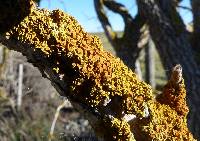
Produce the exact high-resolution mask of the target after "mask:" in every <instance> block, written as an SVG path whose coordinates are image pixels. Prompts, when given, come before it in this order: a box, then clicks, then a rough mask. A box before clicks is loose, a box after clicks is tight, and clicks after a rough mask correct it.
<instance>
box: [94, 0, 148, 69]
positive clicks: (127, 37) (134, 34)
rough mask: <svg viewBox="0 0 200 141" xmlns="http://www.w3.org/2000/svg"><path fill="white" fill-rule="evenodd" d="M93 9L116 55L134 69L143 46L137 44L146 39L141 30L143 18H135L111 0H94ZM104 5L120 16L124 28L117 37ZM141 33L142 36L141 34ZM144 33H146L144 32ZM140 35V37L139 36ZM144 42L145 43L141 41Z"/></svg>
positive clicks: (138, 16)
mask: <svg viewBox="0 0 200 141" xmlns="http://www.w3.org/2000/svg"><path fill="white" fill-rule="evenodd" d="M94 4H95V9H96V12H97V15H98V18H99V20H100V22H101V24H102V27H103V29H104V31H105V33H106V36H107V38H108V40H109V42H110V43H111V45H112V46H113V47H114V49H115V51H116V55H117V56H118V57H119V58H120V59H122V61H123V62H124V63H125V64H126V65H127V66H128V67H129V68H130V69H132V70H135V69H136V60H137V58H138V56H139V52H140V51H141V49H142V47H143V46H138V44H140V42H144V41H145V40H146V41H147V38H148V36H144V35H143V34H145V33H144V32H146V31H145V30H141V28H142V27H143V26H144V20H143V19H142V17H141V16H140V15H137V16H136V17H135V18H133V17H132V16H131V14H130V13H128V10H127V9H126V8H125V7H124V6H123V5H122V4H119V3H117V2H116V1H113V0H94ZM104 7H107V8H108V9H109V10H111V11H113V12H115V13H117V14H119V15H121V16H122V18H123V20H124V24H125V28H124V31H122V32H123V36H122V37H118V36H117V33H116V32H115V31H113V29H112V26H111V24H110V23H109V19H108V17H107V15H106V12H105V11H104ZM142 35H143V36H142ZM145 35H146V34H145ZM141 36H142V38H141ZM142 44H145V43H142Z"/></svg>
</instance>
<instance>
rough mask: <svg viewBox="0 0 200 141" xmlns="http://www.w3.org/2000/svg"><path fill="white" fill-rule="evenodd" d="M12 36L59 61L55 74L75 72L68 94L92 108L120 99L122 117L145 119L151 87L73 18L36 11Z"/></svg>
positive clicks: (12, 31)
mask: <svg viewBox="0 0 200 141" xmlns="http://www.w3.org/2000/svg"><path fill="white" fill-rule="evenodd" d="M9 34H10V38H12V39H13V38H14V39H17V40H20V41H21V42H24V43H28V44H31V45H34V46H35V48H36V49H37V50H40V51H41V52H42V55H43V56H44V57H45V58H47V59H51V62H54V61H56V63H54V64H56V65H54V66H52V70H54V72H55V73H57V74H58V75H59V74H61V73H62V74H65V75H66V76H65V77H67V78H70V77H72V76H68V75H67V74H68V73H69V72H68V73H67V72H66V71H69V70H72V71H74V72H70V73H73V74H75V76H73V79H70V80H71V81H69V80H68V83H69V84H70V85H68V87H69V89H70V93H67V94H72V95H77V97H79V98H80V100H82V101H83V102H84V103H87V104H88V105H90V106H92V107H100V106H102V105H103V104H104V103H105V101H106V100H108V99H111V97H113V96H115V95H118V96H120V97H122V99H121V101H122V102H121V103H123V104H122V106H123V109H122V110H123V111H121V113H122V112H125V113H133V114H136V115H138V116H143V115H144V113H143V111H144V105H145V104H144V103H145V102H147V101H148V100H150V99H151V98H152V92H151V87H150V86H149V85H148V84H146V83H144V82H141V81H139V80H138V78H137V77H136V75H135V73H133V72H132V71H131V70H130V69H129V68H128V67H126V66H125V65H124V64H123V62H122V61H121V60H120V59H118V58H117V59H116V58H115V57H114V56H113V55H111V54H110V53H108V52H106V51H104V50H103V47H102V43H101V41H100V40H99V38H98V37H96V36H92V35H89V34H88V33H86V32H85V31H84V30H83V29H82V27H81V26H80V25H79V24H78V22H77V21H76V20H75V19H74V18H73V17H72V16H70V15H68V14H65V13H63V12H61V11H59V10H54V11H52V12H49V11H47V10H44V9H42V10H38V9H37V8H34V7H33V9H32V13H30V15H29V16H28V17H26V18H25V19H24V20H23V21H22V22H21V23H20V24H19V25H18V26H16V27H14V28H13V29H12V30H11V31H10V32H9ZM52 59H55V60H52ZM63 59H65V60H67V61H68V62H69V64H67V66H62V60H63ZM66 67H69V68H66ZM67 69H69V70H67ZM86 89H89V90H86ZM83 91H84V92H83ZM127 101H128V103H129V104H126V103H127Z"/></svg>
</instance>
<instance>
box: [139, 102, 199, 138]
mask: <svg viewBox="0 0 200 141" xmlns="http://www.w3.org/2000/svg"><path fill="white" fill-rule="evenodd" d="M149 112H150V117H149V121H148V122H149V123H148V124H146V125H144V126H143V127H142V128H143V129H142V130H143V131H144V134H146V135H147V140H148V141H152V140H157V141H164V140H170V141H195V139H194V138H193V136H192V134H191V133H190V131H189V130H188V128H187V122H186V117H184V116H180V115H179V114H178V113H177V112H176V111H175V110H173V109H172V108H171V107H170V106H169V105H165V104H160V103H158V102H156V101H152V102H150V103H149Z"/></svg>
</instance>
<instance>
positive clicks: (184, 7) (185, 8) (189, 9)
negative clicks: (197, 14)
mask: <svg viewBox="0 0 200 141" xmlns="http://www.w3.org/2000/svg"><path fill="white" fill-rule="evenodd" d="M177 7H178V8H181V9H184V10H188V11H190V12H191V11H192V9H191V8H190V7H187V6H182V5H178V6H177Z"/></svg>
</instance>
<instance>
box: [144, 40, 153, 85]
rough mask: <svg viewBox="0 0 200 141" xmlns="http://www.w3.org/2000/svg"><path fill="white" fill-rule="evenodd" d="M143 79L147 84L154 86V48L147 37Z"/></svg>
mask: <svg viewBox="0 0 200 141" xmlns="http://www.w3.org/2000/svg"><path fill="white" fill-rule="evenodd" d="M145 69H146V71H145V78H146V79H145V80H146V82H147V83H148V84H150V85H151V86H152V88H155V86H156V83H155V63H154V48H153V42H152V40H151V39H149V41H148V44H147V45H146V47H145Z"/></svg>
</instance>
